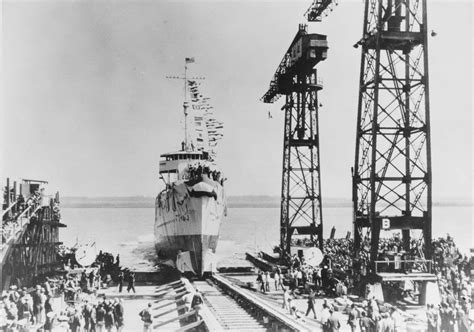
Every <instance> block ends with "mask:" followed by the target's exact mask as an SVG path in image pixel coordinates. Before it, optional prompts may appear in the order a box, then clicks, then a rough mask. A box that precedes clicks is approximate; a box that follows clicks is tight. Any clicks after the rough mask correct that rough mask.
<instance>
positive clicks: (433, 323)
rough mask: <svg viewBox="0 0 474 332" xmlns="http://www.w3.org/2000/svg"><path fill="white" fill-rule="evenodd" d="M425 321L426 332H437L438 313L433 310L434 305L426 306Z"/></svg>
mask: <svg viewBox="0 0 474 332" xmlns="http://www.w3.org/2000/svg"><path fill="white" fill-rule="evenodd" d="M426 320H427V323H428V332H438V313H437V312H436V311H435V310H434V305H432V304H428V308H427V310H426Z"/></svg>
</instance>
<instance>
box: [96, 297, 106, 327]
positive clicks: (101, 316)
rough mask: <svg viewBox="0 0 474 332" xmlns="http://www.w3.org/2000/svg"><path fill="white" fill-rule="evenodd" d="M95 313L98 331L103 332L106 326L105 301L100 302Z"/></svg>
mask: <svg viewBox="0 0 474 332" xmlns="http://www.w3.org/2000/svg"><path fill="white" fill-rule="evenodd" d="M95 314H96V315H95V317H96V321H97V332H102V331H103V330H104V326H105V309H104V304H103V303H100V304H99V305H98V306H97V309H96V311H95Z"/></svg>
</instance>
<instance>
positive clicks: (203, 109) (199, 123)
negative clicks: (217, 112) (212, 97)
mask: <svg viewBox="0 0 474 332" xmlns="http://www.w3.org/2000/svg"><path fill="white" fill-rule="evenodd" d="M199 85H200V83H198V82H197V81H195V80H188V89H189V93H190V96H191V108H192V110H193V111H194V115H193V118H194V127H195V129H196V133H197V138H196V141H197V144H198V148H199V146H204V145H206V143H205V139H206V136H207V141H208V142H207V144H208V145H209V148H210V149H211V150H212V149H213V148H215V147H216V146H217V143H218V141H219V140H221V139H222V137H223V136H224V135H223V133H222V131H223V129H224V123H223V122H222V121H219V120H217V119H216V118H215V116H214V113H213V107H212V106H211V105H210V104H209V98H207V97H203V95H202V94H201V93H200V91H199V88H198V87H199ZM203 129H205V130H206V132H207V135H205V133H203Z"/></svg>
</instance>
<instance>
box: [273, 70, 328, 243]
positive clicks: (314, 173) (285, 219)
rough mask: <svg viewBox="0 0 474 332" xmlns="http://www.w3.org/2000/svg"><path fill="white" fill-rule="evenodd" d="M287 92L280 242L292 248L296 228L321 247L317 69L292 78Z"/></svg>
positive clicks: (321, 216)
mask: <svg viewBox="0 0 474 332" xmlns="http://www.w3.org/2000/svg"><path fill="white" fill-rule="evenodd" d="M293 86H294V88H295V89H294V90H293V91H292V92H291V93H290V94H288V95H287V96H286V105H285V132H284V140H283V172H282V189H281V216H280V226H281V230H280V246H281V248H282V249H284V250H285V251H286V252H289V248H290V246H291V238H292V235H293V234H294V232H295V231H296V232H297V234H299V235H309V236H310V239H311V241H315V240H316V241H317V243H318V246H319V247H320V248H322V240H323V238H322V231H323V223H322V220H323V215H322V210H321V205H322V204H321V173H320V163H319V135H318V133H319V128H318V95H317V92H318V90H320V89H321V88H322V86H321V84H318V83H317V76H316V70H314V71H312V73H310V74H308V75H299V76H297V77H295V78H294V80H293Z"/></svg>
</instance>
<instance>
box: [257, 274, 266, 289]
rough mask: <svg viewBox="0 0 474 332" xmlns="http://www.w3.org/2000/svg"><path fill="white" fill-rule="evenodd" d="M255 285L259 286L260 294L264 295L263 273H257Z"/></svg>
mask: <svg viewBox="0 0 474 332" xmlns="http://www.w3.org/2000/svg"><path fill="white" fill-rule="evenodd" d="M257 283H258V284H259V285H260V291H261V292H262V293H265V283H264V282H263V273H262V271H259V272H258V275H257Z"/></svg>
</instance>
